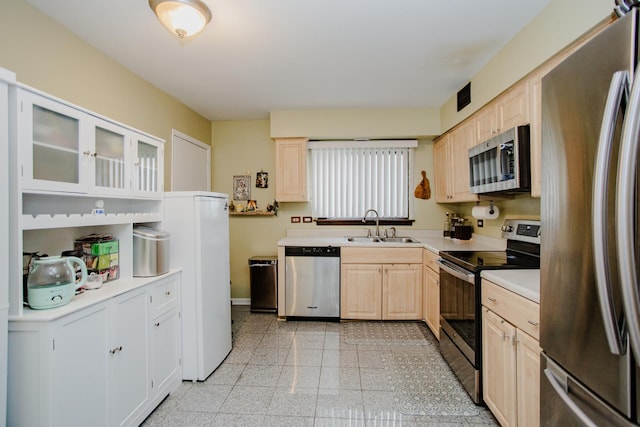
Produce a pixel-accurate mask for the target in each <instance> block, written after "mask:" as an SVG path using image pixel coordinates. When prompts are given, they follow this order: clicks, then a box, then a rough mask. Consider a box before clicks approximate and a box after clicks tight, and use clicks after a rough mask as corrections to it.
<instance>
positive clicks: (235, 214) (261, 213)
mask: <svg viewBox="0 0 640 427" xmlns="http://www.w3.org/2000/svg"><path fill="white" fill-rule="evenodd" d="M229 215H230V216H275V212H229Z"/></svg>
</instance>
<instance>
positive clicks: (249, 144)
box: [211, 120, 447, 298]
mask: <svg viewBox="0 0 640 427" xmlns="http://www.w3.org/2000/svg"><path fill="white" fill-rule="evenodd" d="M211 129H212V131H211V133H212V144H211V145H212V150H213V164H214V165H215V166H214V168H213V186H212V188H213V191H219V192H224V193H227V194H230V193H231V190H232V182H233V176H234V175H251V180H252V186H251V197H252V198H254V199H255V200H256V201H257V203H258V207H260V208H264V207H266V205H267V204H268V203H271V202H273V200H274V198H275V186H274V178H275V177H274V175H273V174H274V169H275V146H274V143H273V141H272V139H271V136H270V133H269V132H270V123H269V121H268V120H254V121H250V120H242V121H221V122H213V123H212V125H211ZM339 136H340V135H330V134H328V137H334V138H337V137H339ZM415 168H416V171H415V174H414V175H415V177H414V179H413V185H418V183H419V182H420V180H421V179H422V176H421V175H420V171H421V170H425V171H426V172H427V177H428V178H430V180H431V182H433V143H432V142H431V141H428V140H425V141H420V142H419V145H418V148H417V149H416V151H415ZM261 170H263V171H264V172H268V173H269V179H270V184H269V188H266V189H260V188H255V177H256V172H259V171H261ZM414 210H415V219H416V220H415V222H414V225H413V228H416V229H442V223H443V221H444V212H445V210H447V208H446V207H445V206H442V205H438V204H436V203H435V201H434V199H433V198H432V199H430V200H415V206H414ZM363 214H364V212H363ZM305 215H307V216H310V215H311V204H310V203H281V204H280V209H279V211H278V216H277V217H255V216H231V218H230V221H229V222H230V235H231V242H230V247H231V282H232V286H231V295H232V297H234V298H248V297H249V294H250V292H249V265H248V259H249V258H250V257H252V256H255V255H276V253H277V242H278V240H280V239H282V238H283V237H284V236H285V235H286V232H287V229H288V228H292V229H303V228H306V229H316V230H320V231H322V230H327V229H328V226H316V225H315V223H312V224H302V223H300V224H291V216H305ZM331 228H333V227H331ZM398 228H399V229H400V230H401V229H402V228H403V227H398ZM404 228H406V227H404ZM363 233H364V230H363Z"/></svg>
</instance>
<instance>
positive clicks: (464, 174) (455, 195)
mask: <svg viewBox="0 0 640 427" xmlns="http://www.w3.org/2000/svg"><path fill="white" fill-rule="evenodd" d="M473 125H474V122H473V121H471V120H468V121H466V122H464V123H463V124H462V125H461V126H459V127H458V128H456V129H455V130H454V131H453V132H451V139H450V141H449V143H450V144H451V151H450V152H451V159H450V160H449V167H450V168H451V170H452V171H453V173H452V174H451V176H450V179H451V184H452V190H451V193H452V200H450V201H452V202H456V203H457V202H472V201H476V200H478V195H476V194H474V193H472V192H471V188H470V179H469V148H471V147H473V146H474V145H476V139H475V138H474V132H473V131H474V127H473Z"/></svg>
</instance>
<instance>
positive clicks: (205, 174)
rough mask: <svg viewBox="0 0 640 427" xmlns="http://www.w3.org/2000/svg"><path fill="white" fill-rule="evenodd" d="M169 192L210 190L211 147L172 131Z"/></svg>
mask: <svg viewBox="0 0 640 427" xmlns="http://www.w3.org/2000/svg"><path fill="white" fill-rule="evenodd" d="M171 159H172V160H171V162H172V168H171V191H210V190H211V147H209V146H208V145H206V144H203V143H202V142H200V141H198V140H196V139H194V138H191V137H190V136H188V135H185V134H183V133H180V132H178V131H176V130H174V131H173V138H172V149H171Z"/></svg>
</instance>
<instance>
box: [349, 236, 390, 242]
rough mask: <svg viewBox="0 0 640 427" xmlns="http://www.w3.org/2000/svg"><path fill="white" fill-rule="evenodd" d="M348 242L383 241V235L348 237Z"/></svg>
mask: <svg viewBox="0 0 640 427" xmlns="http://www.w3.org/2000/svg"><path fill="white" fill-rule="evenodd" d="M347 242H354V243H374V242H382V237H347Z"/></svg>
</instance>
